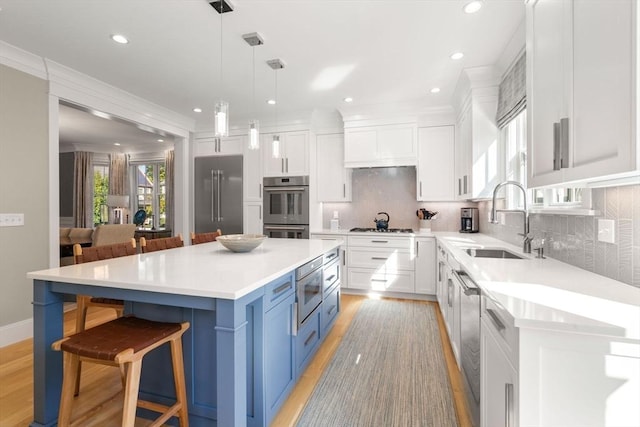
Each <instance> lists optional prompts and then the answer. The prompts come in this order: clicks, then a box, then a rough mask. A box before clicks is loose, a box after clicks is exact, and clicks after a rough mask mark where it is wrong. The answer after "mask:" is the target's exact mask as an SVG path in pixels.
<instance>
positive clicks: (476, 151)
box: [454, 86, 502, 200]
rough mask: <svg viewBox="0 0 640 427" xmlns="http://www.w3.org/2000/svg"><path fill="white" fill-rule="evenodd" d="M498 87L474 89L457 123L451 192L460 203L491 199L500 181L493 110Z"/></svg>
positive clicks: (496, 131) (495, 106)
mask: <svg viewBox="0 0 640 427" xmlns="http://www.w3.org/2000/svg"><path fill="white" fill-rule="evenodd" d="M497 106H498V87H497V86H491V87H486V88H474V89H472V90H471V91H470V93H469V94H468V96H467V97H466V100H465V102H464V103H463V105H462V108H461V111H459V114H458V118H457V120H456V136H455V139H456V141H455V179H454V186H455V187H454V191H455V193H456V196H457V198H458V199H459V200H466V199H478V198H488V197H491V195H492V193H493V189H494V187H495V186H496V185H497V184H498V183H499V182H500V181H502V172H501V168H500V167H499V164H500V162H499V156H500V147H499V141H498V127H497V125H496V109H497Z"/></svg>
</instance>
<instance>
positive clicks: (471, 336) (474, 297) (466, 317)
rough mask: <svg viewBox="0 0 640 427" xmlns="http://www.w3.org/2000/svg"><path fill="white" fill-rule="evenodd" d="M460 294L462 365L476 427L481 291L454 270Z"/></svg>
mask: <svg viewBox="0 0 640 427" xmlns="http://www.w3.org/2000/svg"><path fill="white" fill-rule="evenodd" d="M452 272H453V277H454V278H455V280H456V281H457V282H458V284H459V286H460V287H461V289H462V292H461V293H460V363H461V364H462V373H463V379H464V381H463V383H464V387H465V393H466V395H467V402H468V406H469V410H470V412H471V418H472V421H473V425H475V426H479V425H480V398H481V397H480V288H478V286H476V284H475V283H473V281H472V280H471V278H470V277H469V276H468V275H467V274H466V273H465V272H464V271H456V270H452Z"/></svg>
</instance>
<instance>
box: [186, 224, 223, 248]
mask: <svg viewBox="0 0 640 427" xmlns="http://www.w3.org/2000/svg"><path fill="white" fill-rule="evenodd" d="M218 236H222V231H220V229H219V228H218V229H217V230H216V231H213V232H210V233H194V232H191V244H192V245H199V244H200V243H209V242H215V240H216V239H217V238H218Z"/></svg>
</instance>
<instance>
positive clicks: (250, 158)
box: [242, 144, 264, 202]
mask: <svg viewBox="0 0 640 427" xmlns="http://www.w3.org/2000/svg"><path fill="white" fill-rule="evenodd" d="M244 145H245V150H244V162H243V167H244V174H243V176H244V181H243V183H242V188H243V191H244V194H243V198H244V201H245V202H262V152H261V150H249V148H248V147H247V144H244ZM261 148H262V149H264V147H261Z"/></svg>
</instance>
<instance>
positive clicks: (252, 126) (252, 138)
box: [249, 120, 260, 150]
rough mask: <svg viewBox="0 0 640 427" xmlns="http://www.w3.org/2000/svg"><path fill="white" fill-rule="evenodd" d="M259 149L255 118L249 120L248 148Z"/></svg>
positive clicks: (258, 132) (257, 124)
mask: <svg viewBox="0 0 640 427" xmlns="http://www.w3.org/2000/svg"><path fill="white" fill-rule="evenodd" d="M259 149H260V127H259V123H258V121H257V120H251V121H250V122H249V150H259Z"/></svg>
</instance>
